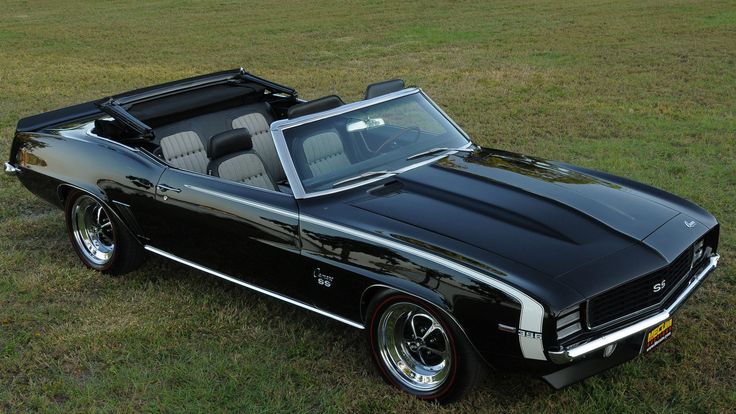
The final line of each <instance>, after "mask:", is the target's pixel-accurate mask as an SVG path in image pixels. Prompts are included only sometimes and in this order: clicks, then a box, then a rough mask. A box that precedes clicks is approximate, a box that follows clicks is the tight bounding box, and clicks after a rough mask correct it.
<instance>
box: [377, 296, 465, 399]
mask: <svg viewBox="0 0 736 414" xmlns="http://www.w3.org/2000/svg"><path fill="white" fill-rule="evenodd" d="M377 340H378V351H379V354H380V356H381V359H382V360H383V364H384V365H385V366H386V367H387V368H388V370H389V372H390V374H391V375H392V376H393V377H394V378H396V379H397V380H398V381H399V382H400V383H401V384H403V385H405V386H407V387H409V388H411V389H413V390H416V391H418V392H432V391H435V390H437V389H438V388H440V387H441V386H442V385H443V384H444V383H445V381H447V378H448V376H449V374H450V370H451V368H452V363H453V361H452V352H451V342H450V341H449V339H448V336H447V333H446V332H445V329H444V328H443V327H442V325H441V324H440V323H439V322H438V321H437V320H436V319H435V317H434V316H432V314H431V313H429V312H428V311H427V310H426V309H424V308H422V307H421V306H418V305H416V304H414V303H410V302H397V303H394V304H392V305H390V306H389V307H388V308H387V309H386V311H384V312H383V314H382V315H381V319H380V320H379V323H378V331H377Z"/></svg>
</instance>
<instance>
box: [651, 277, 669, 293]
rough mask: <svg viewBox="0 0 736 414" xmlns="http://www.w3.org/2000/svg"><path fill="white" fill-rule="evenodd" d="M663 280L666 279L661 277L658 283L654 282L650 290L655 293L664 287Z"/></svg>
mask: <svg viewBox="0 0 736 414" xmlns="http://www.w3.org/2000/svg"><path fill="white" fill-rule="evenodd" d="M665 282H666V280H665V279H662V281H661V282H659V283H655V284H654V287H653V288H652V291H653V292H654V293H657V292H659V291H660V290H662V289H664V284H665Z"/></svg>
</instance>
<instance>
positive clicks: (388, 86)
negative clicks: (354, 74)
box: [365, 79, 404, 99]
mask: <svg viewBox="0 0 736 414" xmlns="http://www.w3.org/2000/svg"><path fill="white" fill-rule="evenodd" d="M402 89H404V81H403V80H401V79H392V80H387V81H383V82H376V83H371V84H370V85H368V87H367V88H365V99H371V98H375V97H376V96H381V95H385V94H387V93H391V92H396V91H400V90H402Z"/></svg>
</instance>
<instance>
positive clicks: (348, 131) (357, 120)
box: [283, 93, 469, 193]
mask: <svg viewBox="0 0 736 414" xmlns="http://www.w3.org/2000/svg"><path fill="white" fill-rule="evenodd" d="M283 133H284V138H285V139H286V144H287V146H288V148H289V152H290V153H291V157H292V160H293V162H294V166H295V167H296V170H297V173H298V174H299V177H300V179H301V182H302V185H303V187H304V190H305V191H306V192H307V193H313V192H317V191H324V190H330V189H332V188H336V187H340V186H342V185H348V184H355V183H360V182H361V181H364V180H368V179H371V178H375V177H380V176H382V175H386V174H391V173H392V172H394V171H396V170H399V169H402V168H405V167H408V166H410V165H413V164H416V163H420V162H422V161H426V160H427V159H431V157H433V156H437V155H441V154H442V153H443V152H449V151H450V150H452V149H456V148H460V147H464V146H466V145H467V144H468V143H469V141H468V140H467V139H466V138H465V136H463V134H462V133H461V132H460V131H459V130H458V129H457V128H456V127H455V126H454V125H453V124H452V123H451V122H450V121H448V120H447V118H445V116H443V115H442V113H440V112H439V111H438V110H437V109H436V108H435V107H434V106H433V105H432V104H431V103H430V102H429V101H428V100H427V99H426V98H425V97H424V96H423V95H422V94H421V93H414V94H411V95H408V96H403V97H399V98H396V99H393V100H390V101H385V102H381V103H377V104H375V105H372V106H369V107H365V108H361V109H356V110H354V111H350V112H346V113H344V114H340V115H335V116H333V117H330V118H326V119H321V120H318V121H314V122H310V123H307V124H303V125H300V126H297V127H292V128H288V129H285V130H284V131H283ZM422 153H425V154H422Z"/></svg>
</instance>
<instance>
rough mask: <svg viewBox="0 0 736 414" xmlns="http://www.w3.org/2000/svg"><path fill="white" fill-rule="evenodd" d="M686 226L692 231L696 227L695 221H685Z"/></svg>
mask: <svg viewBox="0 0 736 414" xmlns="http://www.w3.org/2000/svg"><path fill="white" fill-rule="evenodd" d="M685 226H687V228H689V229H691V228H693V227H695V221H694V220H693V221H687V220H685Z"/></svg>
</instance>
